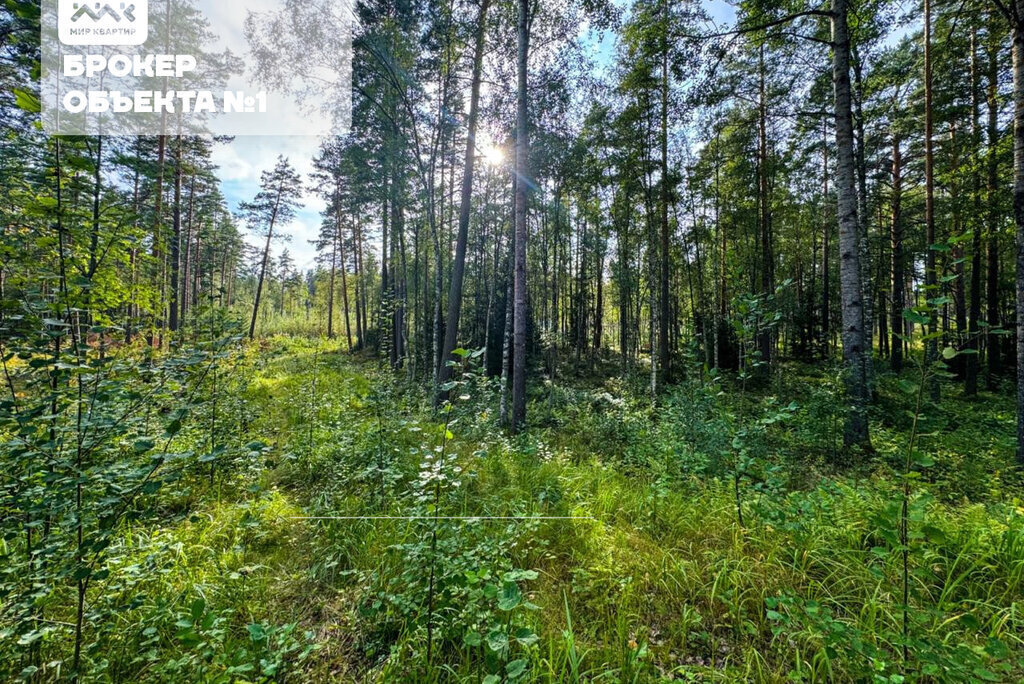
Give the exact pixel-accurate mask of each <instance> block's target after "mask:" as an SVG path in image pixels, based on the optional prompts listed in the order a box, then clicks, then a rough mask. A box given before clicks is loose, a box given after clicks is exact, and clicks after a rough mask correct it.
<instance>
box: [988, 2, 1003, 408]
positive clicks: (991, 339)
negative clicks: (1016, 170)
mask: <svg viewBox="0 0 1024 684" xmlns="http://www.w3.org/2000/svg"><path fill="white" fill-rule="evenodd" d="M997 26H998V24H997V21H996V13H995V10H992V11H991V13H990V14H989V26H988V34H989V35H988V49H987V51H986V52H987V55H986V58H987V60H988V64H987V67H988V75H987V83H986V86H987V88H988V92H987V94H986V97H985V106H986V109H987V110H988V121H987V125H986V141H985V154H986V159H985V162H986V175H987V180H986V188H985V189H986V198H985V199H986V203H987V204H988V213H987V215H986V232H987V233H988V236H987V238H986V240H985V249H986V254H985V257H986V262H987V263H986V271H985V288H986V293H985V319H986V323H988V327H987V328H986V329H985V353H986V354H987V355H988V356H987V375H988V388H989V389H990V390H994V389H996V388H997V387H998V385H999V376H1000V375H1001V374H1002V372H1003V362H1002V353H1001V352H1002V349H1001V347H1000V345H1001V340H1000V337H999V335H996V334H995V333H994V332H993V331H994V330H996V329H997V328H998V327H999V318H1000V317H999V203H998V197H999V165H998V157H997V156H996V148H997V146H998V145H999V102H998V100H997V97H998V86H999V42H1000V38H999V31H998V28H997Z"/></svg>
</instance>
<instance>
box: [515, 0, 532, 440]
mask: <svg viewBox="0 0 1024 684" xmlns="http://www.w3.org/2000/svg"><path fill="white" fill-rule="evenodd" d="M529 8H530V3H529V0H519V21H518V33H519V36H518V60H517V61H518V105H517V107H516V178H517V179H519V182H517V183H516V195H515V234H516V243H515V286H514V289H515V312H514V321H513V328H514V332H513V337H514V342H513V353H512V357H513V358H512V432H513V433H515V432H517V431H518V430H519V429H520V428H522V427H523V426H524V425H525V423H526V233H527V230H526V198H527V191H528V189H529V188H528V182H527V180H526V178H527V175H528V173H529V171H528V167H529V159H528V158H527V155H528V154H529V149H530V147H529V141H528V140H527V137H526V136H527V121H528V120H527V116H528V114H527V98H528V96H529V93H528V92H527V84H526V69H527V51H528V50H529V21H528V13H529Z"/></svg>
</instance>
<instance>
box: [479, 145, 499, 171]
mask: <svg viewBox="0 0 1024 684" xmlns="http://www.w3.org/2000/svg"><path fill="white" fill-rule="evenodd" d="M480 151H481V153H482V154H483V158H484V162H486V163H487V165H488V166H501V165H502V164H503V163H504V162H505V150H503V149H501V148H500V147H498V146H496V145H484V146H482V147H481V150H480Z"/></svg>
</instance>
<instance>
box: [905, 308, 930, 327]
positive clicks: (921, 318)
mask: <svg viewBox="0 0 1024 684" xmlns="http://www.w3.org/2000/svg"><path fill="white" fill-rule="evenodd" d="M903 319H904V320H906V321H909V322H911V323H916V324H917V325H928V322H929V321H930V319H929V318H928V316H925V315H924V314H922V313H918V312H917V311H915V310H913V309H904V310H903Z"/></svg>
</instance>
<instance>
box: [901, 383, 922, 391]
mask: <svg viewBox="0 0 1024 684" xmlns="http://www.w3.org/2000/svg"><path fill="white" fill-rule="evenodd" d="M920 389H921V387H920V385H918V384H917V383H916V382H911V381H910V380H900V391H902V392H903V393H904V394H917V392H918V390H920Z"/></svg>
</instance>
